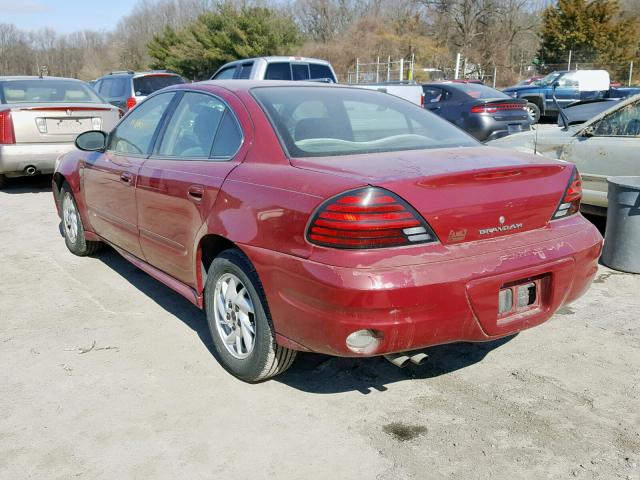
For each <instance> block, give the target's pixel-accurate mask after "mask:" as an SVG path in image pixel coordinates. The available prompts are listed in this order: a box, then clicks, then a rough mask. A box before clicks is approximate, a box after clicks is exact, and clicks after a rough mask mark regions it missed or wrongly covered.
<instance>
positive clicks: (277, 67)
mask: <svg viewBox="0 0 640 480" xmlns="http://www.w3.org/2000/svg"><path fill="white" fill-rule="evenodd" d="M264 79H265V80H291V64H290V63H289V62H273V63H270V64H269V65H267V71H266V73H265V75H264Z"/></svg>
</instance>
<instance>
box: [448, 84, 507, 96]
mask: <svg viewBox="0 0 640 480" xmlns="http://www.w3.org/2000/svg"><path fill="white" fill-rule="evenodd" d="M453 88H456V89H458V90H462V91H463V92H464V93H466V94H467V95H469V96H470V97H471V98H477V99H484V98H511V97H509V95H507V94H506V93H502V92H501V91H500V90H496V89H495V88H491V87H487V86H486V85H480V84H477V83H456V84H455V86H454V87H453Z"/></svg>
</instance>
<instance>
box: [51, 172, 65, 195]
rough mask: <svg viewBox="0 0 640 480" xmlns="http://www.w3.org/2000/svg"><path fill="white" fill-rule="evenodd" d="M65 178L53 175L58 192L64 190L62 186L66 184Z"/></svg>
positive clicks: (59, 174)
mask: <svg viewBox="0 0 640 480" xmlns="http://www.w3.org/2000/svg"><path fill="white" fill-rule="evenodd" d="M64 180H65V179H64V177H63V176H62V174H61V173H57V172H56V173H54V174H53V181H54V182H55V184H56V187H57V188H58V192H59V191H60V189H61V188H62V184H63V183H64Z"/></svg>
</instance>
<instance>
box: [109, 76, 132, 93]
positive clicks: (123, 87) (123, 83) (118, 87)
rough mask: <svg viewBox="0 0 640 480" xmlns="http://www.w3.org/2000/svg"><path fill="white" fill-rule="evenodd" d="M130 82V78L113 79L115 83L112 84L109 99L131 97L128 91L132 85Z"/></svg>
mask: <svg viewBox="0 0 640 480" xmlns="http://www.w3.org/2000/svg"><path fill="white" fill-rule="evenodd" d="M129 82H130V80H129V77H115V78H114V79H113V83H112V84H111V89H110V91H109V97H111V98H122V97H128V96H129V95H130V93H129V91H128V89H127V87H129V85H130V83H129ZM129 88H131V87H129Z"/></svg>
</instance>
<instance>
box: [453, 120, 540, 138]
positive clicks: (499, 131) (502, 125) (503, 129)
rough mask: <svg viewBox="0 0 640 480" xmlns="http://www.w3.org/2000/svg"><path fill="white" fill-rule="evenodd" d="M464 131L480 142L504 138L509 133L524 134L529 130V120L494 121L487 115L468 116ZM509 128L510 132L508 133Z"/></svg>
mask: <svg viewBox="0 0 640 480" xmlns="http://www.w3.org/2000/svg"><path fill="white" fill-rule="evenodd" d="M463 127H464V129H465V130H466V131H467V132H469V133H470V134H471V135H473V136H474V137H476V138H477V139H478V140H480V141H481V142H486V141H489V140H495V139H497V138H501V137H505V136H507V135H509V134H510V133H520V132H526V131H528V130H530V128H531V121H530V120H529V119H517V118H515V119H513V120H496V119H495V118H493V117H491V116H489V115H469V116H468V117H467V118H466V119H465V121H464V126H463ZM510 128H511V130H512V131H509V129H510Z"/></svg>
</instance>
